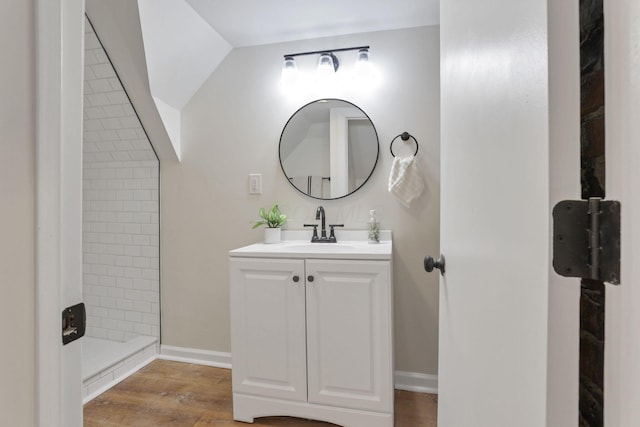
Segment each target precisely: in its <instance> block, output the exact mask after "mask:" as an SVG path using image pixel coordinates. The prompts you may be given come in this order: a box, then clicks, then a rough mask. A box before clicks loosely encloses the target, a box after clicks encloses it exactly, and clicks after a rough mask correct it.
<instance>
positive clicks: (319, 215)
mask: <svg viewBox="0 0 640 427" xmlns="http://www.w3.org/2000/svg"><path fill="white" fill-rule="evenodd" d="M318 219H319V220H321V223H320V224H321V227H322V228H321V230H320V237H318V224H304V226H305V227H313V236H312V237H311V243H337V242H338V240H337V239H336V234H335V231H334V229H333V228H334V227H344V224H329V227H330V228H331V234H330V235H329V237H327V227H326V217H325V215H324V208H323V207H322V206H318V209H316V220H318Z"/></svg>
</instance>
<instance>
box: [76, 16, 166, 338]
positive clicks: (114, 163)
mask: <svg viewBox="0 0 640 427" xmlns="http://www.w3.org/2000/svg"><path fill="white" fill-rule="evenodd" d="M85 28H86V29H85V70H84V71H85V82H84V144H83V146H84V149H83V152H84V154H83V157H84V159H83V163H84V164H83V257H84V259H83V282H84V283H83V286H84V289H83V292H84V301H85V305H86V308H87V335H88V336H93V337H96V338H105V339H111V340H117V341H127V340H129V339H130V338H132V337H133V336H137V335H150V336H155V337H159V336H160V279H159V277H160V269H159V264H160V257H159V255H160V254H159V240H160V237H159V201H158V186H159V184H158V183H159V180H158V175H159V162H158V159H157V156H156V155H155V152H154V151H153V148H152V147H151V144H150V143H149V140H148V138H147V136H146V134H145V132H144V130H143V128H142V126H141V124H140V121H139V120H138V117H137V116H136V114H135V111H134V109H133V107H132V106H131V103H130V102H129V99H128V97H127V95H126V93H125V91H124V89H123V88H122V85H121V83H120V81H119V80H118V78H117V76H116V73H115V71H114V69H113V66H112V65H111V63H110V62H109V59H108V57H107V55H106V54H105V51H104V50H103V48H102V46H101V44H100V42H99V41H98V38H97V37H96V34H95V33H94V31H93V29H92V27H91V25H90V23H89V21H88V20H85Z"/></svg>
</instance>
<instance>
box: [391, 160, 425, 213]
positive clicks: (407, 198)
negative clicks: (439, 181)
mask: <svg viewBox="0 0 640 427" xmlns="http://www.w3.org/2000/svg"><path fill="white" fill-rule="evenodd" d="M423 191H424V182H423V180H422V177H421V176H420V173H419V172H418V167H417V165H416V162H415V156H409V157H399V156H396V157H395V158H394V159H393V165H392V166H391V173H390V174H389V192H390V193H392V194H393V195H395V196H396V197H397V198H398V199H399V200H400V201H401V202H402V203H403V204H404V205H405V206H406V207H409V205H410V204H411V202H412V201H413V200H414V199H416V198H417V197H419V196H420V195H421V194H422V192H423Z"/></svg>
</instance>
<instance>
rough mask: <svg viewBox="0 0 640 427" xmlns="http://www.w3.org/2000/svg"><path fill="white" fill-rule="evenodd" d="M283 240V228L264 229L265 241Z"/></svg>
mask: <svg viewBox="0 0 640 427" xmlns="http://www.w3.org/2000/svg"><path fill="white" fill-rule="evenodd" d="M281 240H282V229H281V228H265V229H264V242H265V243H280V242H281Z"/></svg>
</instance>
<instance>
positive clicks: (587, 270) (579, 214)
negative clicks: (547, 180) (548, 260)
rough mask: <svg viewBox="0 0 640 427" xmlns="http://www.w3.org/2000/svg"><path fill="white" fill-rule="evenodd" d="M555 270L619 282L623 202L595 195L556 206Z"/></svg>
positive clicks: (554, 218)
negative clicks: (621, 210)
mask: <svg viewBox="0 0 640 427" xmlns="http://www.w3.org/2000/svg"><path fill="white" fill-rule="evenodd" d="M553 269H554V270H555V271H556V273H558V274H559V275H561V276H565V277H580V278H583V279H593V280H599V281H602V282H609V283H612V284H614V285H618V284H620V202H618V201H609V200H607V201H605V200H602V199H600V198H597V197H594V198H591V199H589V200H588V201H586V200H564V201H562V202H559V203H558V204H557V205H556V206H555V207H554V208H553Z"/></svg>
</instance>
